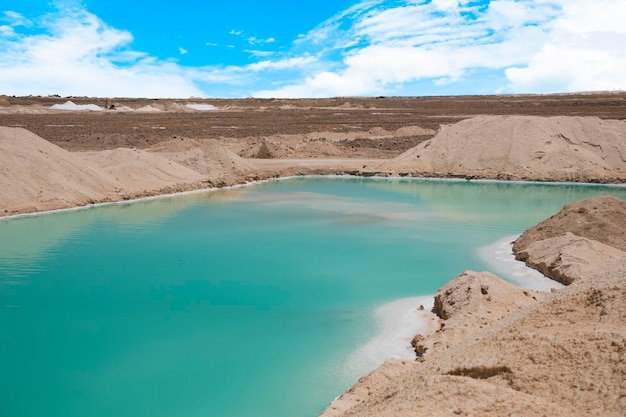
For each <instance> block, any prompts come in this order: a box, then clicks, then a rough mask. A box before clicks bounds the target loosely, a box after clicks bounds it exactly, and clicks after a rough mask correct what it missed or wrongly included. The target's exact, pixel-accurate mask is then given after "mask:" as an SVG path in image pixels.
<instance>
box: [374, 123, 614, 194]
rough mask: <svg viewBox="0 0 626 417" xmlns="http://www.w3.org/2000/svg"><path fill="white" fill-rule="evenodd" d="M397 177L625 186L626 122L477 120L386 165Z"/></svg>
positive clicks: (445, 130)
mask: <svg viewBox="0 0 626 417" xmlns="http://www.w3.org/2000/svg"><path fill="white" fill-rule="evenodd" d="M380 169H381V170H389V171H391V172H392V173H394V174H398V175H436V176H444V177H445V176H448V177H450V176H452V177H468V178H494V179H503V180H533V181H580V182H623V181H625V180H626V121H621V120H601V119H599V118H597V117H538V116H478V117H473V118H471V119H466V120H463V121H461V122H459V123H456V124H453V125H449V126H442V128H441V130H440V132H439V133H438V134H437V135H436V136H435V137H434V138H432V139H430V140H428V141H425V142H423V143H421V144H420V145H418V146H416V147H415V148H413V149H410V150H409V151H407V152H405V153H404V154H402V155H400V156H398V157H397V158H395V159H394V160H393V161H391V162H388V163H385V164H382V165H381V167H380Z"/></svg>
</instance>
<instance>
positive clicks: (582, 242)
mask: <svg viewBox="0 0 626 417" xmlns="http://www.w3.org/2000/svg"><path fill="white" fill-rule="evenodd" d="M212 113H213V112H212ZM310 142H311V141H309V142H306V141H304V140H302V141H300V142H298V141H297V140H296V141H294V142H293V143H290V145H289V146H292V147H293V148H294V151H293V152H294V153H292V154H289V153H286V155H291V157H290V158H280V159H277V158H272V159H259V158H245V157H242V156H240V153H245V152H243V149H240V148H241V144H240V143H238V145H237V146H238V147H239V151H238V152H235V151H234V148H229V147H228V146H226V145H225V143H224V142H223V141H217V140H206V141H202V140H197V139H185V138H173V139H171V140H168V141H163V142H161V143H159V144H157V145H154V146H151V147H150V148H148V149H130V148H121V149H107V150H104V151H68V150H65V149H62V148H61V147H59V146H57V145H54V144H52V143H50V142H48V141H46V140H45V139H43V138H41V137H39V136H37V135H34V134H33V133H31V132H29V131H27V130H25V129H22V128H15V127H0V213H2V215H4V216H6V215H14V214H19V213H32V212H38V211H43V210H50V209H59V208H68V207H76V206H84V205H89V204H93V203H98V202H107V201H121V200H128V199H132V198H137V197H143V196H149V195H159V194H164V193H172V192H178V191H187V190H194V189H202V188H208V187H221V186H224V185H233V184H240V183H244V182H246V181H250V180H258V179H264V178H273V177H281V176H287V175H302V174H337V173H342V174H353V175H366V176H370V175H385V176H386V175H398V176H433V177H464V178H485V179H507V180H534V181H539V180H543V181H577V182H600V183H624V182H626V122H624V121H621V120H602V119H599V118H595V117H562V116H560V117H549V118H545V117H536V116H478V117H474V118H469V119H466V120H463V121H461V122H459V123H456V124H452V125H449V126H444V127H442V128H441V130H440V131H439V133H438V134H436V135H435V136H434V137H432V138H431V139H428V140H426V141H424V142H422V143H421V144H419V145H417V146H416V147H414V148H412V149H409V150H408V151H406V152H405V153H403V154H401V155H399V156H396V157H394V158H392V159H374V158H333V159H328V158H327V159H320V158H319V157H318V158H314V157H312V156H311V155H312V154H314V153H315V152H321V150H323V149H326V150H325V151H323V152H322V155H327V154H328V152H327V150H328V149H330V148H329V147H328V146H327V145H328V144H329V142H328V141H327V142H324V144H323V145H320V144H319V143H317V144H315V145H316V146H317V145H320V146H318V147H311V146H309V147H308V148H306V149H307V152H308V153H307V155H308V157H307V158H298V159H294V158H293V156H295V157H297V156H298V153H297V151H296V149H295V148H296V147H297V146H296V145H299V144H308V145H310ZM264 143H266V144H267V143H270V142H264ZM494 144H497V146H495V145H494ZM233 146H234V145H233ZM272 151H273V152H274V153H276V152H277V150H276V149H273V150H272ZM255 152H256V151H255ZM625 204H626V203H624V202H623V201H621V200H618V199H614V198H595V199H591V200H588V201H585V202H582V203H579V205H571V206H568V207H566V208H565V209H564V211H563V212H562V213H561V214H559V215H556V216H554V217H553V218H551V219H550V220H548V221H547V222H548V223H545V224H543V225H539V226H537V228H536V229H530V230H529V232H527V233H526V234H524V235H522V236H521V237H520V238H519V239H518V240H517V242H526V243H524V244H523V245H522V244H521V243H519V244H518V243H516V245H515V246H514V248H513V249H514V251H515V253H516V255H517V256H518V257H519V258H521V259H524V260H525V262H526V263H527V264H528V265H531V266H533V267H535V268H537V269H539V270H541V271H542V272H544V273H546V274H549V275H550V276H552V277H553V278H555V279H558V280H559V281H562V282H565V283H569V284H570V285H568V286H567V287H565V288H563V289H561V290H557V291H555V292H553V293H549V294H545V293H536V292H533V291H530V290H525V289H520V288H518V287H515V286H513V285H511V284H507V283H506V282H504V281H502V280H501V279H500V278H498V277H496V276H495V275H492V274H489V273H476V272H469V271H466V272H464V273H463V274H461V275H460V276H459V277H457V278H455V279H454V280H452V281H451V282H450V283H449V284H448V285H446V286H445V287H443V288H442V289H440V290H439V292H438V293H437V294H436V296H435V300H434V306H435V310H436V311H437V313H438V315H439V320H440V325H439V329H438V330H437V331H436V332H435V333H433V334H432V335H430V336H428V337H426V338H420V337H416V338H415V339H414V340H413V344H414V345H415V348H416V351H417V352H418V353H419V360H418V361H408V360H404V361H402V360H401V361H390V362H387V363H385V364H384V365H382V366H381V367H380V368H379V369H377V370H376V371H374V372H373V373H371V374H370V375H368V376H366V377H364V378H362V379H361V380H360V381H359V383H357V384H356V385H355V386H354V387H353V388H351V389H350V390H349V391H348V392H346V393H345V394H344V395H343V396H342V397H341V398H339V399H338V400H337V401H336V402H334V403H333V404H331V405H330V407H329V408H328V410H327V411H326V412H325V413H324V414H323V415H325V416H331V415H345V416H353V415H354V416H357V415H359V416H370V415H372V416H373V415H376V416H385V415H389V416H392V415H393V416H403V415H407V416H408V415H411V416H414V415H429V416H432V415H494V416H496V415H497V416H500V415H530V416H534V415H537V416H539V415H546V414H547V415H554V416H561V415H568V416H572V415H575V416H577V415H580V416H583V415H584V416H587V415H590V416H594V415H598V416H599V415H602V416H622V415H624V414H625V413H626V386H625V385H624V381H626V329H625V327H624V324H623V323H624V322H626V285H625V284H626V282H625V280H626V253H625V252H623V250H624V248H623V245H624V241H625V240H626V238H624V236H626V226H624V219H626V208H625V207H624V205H625ZM607 213H610V215H607ZM546 231H550V233H549V234H545V233H544V232H546ZM598 231H599V232H598ZM607 231H610V233H608V232H607ZM529 236H530V237H529ZM606 236H608V237H609V238H606ZM551 239H558V241H555V240H551ZM600 255H602V256H600ZM451 278H452V277H451Z"/></svg>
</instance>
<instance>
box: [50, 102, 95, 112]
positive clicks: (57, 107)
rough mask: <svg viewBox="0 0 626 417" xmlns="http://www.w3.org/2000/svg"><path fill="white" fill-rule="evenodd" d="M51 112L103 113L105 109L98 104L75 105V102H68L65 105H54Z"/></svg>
mask: <svg viewBox="0 0 626 417" xmlns="http://www.w3.org/2000/svg"><path fill="white" fill-rule="evenodd" d="M50 109H51V110H70V111H103V110H104V108H102V107H100V106H98V105H96V104H75V103H74V102H73V101H66V102H65V103H63V104H53V105H52V106H50Z"/></svg>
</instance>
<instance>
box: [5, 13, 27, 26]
mask: <svg viewBox="0 0 626 417" xmlns="http://www.w3.org/2000/svg"><path fill="white" fill-rule="evenodd" d="M2 14H3V15H4V16H2V17H0V21H5V22H8V23H9V25H11V26H27V27H30V26H32V24H33V23H32V22H31V21H30V20H28V19H26V18H25V17H24V16H23V15H22V14H20V13H17V12H14V11H11V10H7V11H4V12H2Z"/></svg>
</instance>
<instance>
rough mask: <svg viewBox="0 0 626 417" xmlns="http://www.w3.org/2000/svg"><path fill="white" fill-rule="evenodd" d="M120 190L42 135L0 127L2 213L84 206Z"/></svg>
mask: <svg viewBox="0 0 626 417" xmlns="http://www.w3.org/2000/svg"><path fill="white" fill-rule="evenodd" d="M121 188H122V184H121V183H119V182H118V181H116V180H115V179H114V178H112V177H111V176H110V175H108V174H107V173H105V172H102V171H101V170H98V169H95V168H94V167H92V166H91V165H90V164H89V163H87V162H86V161H84V160H82V159H80V158H76V157H75V155H73V154H71V153H70V152H68V151H65V150H63V149H61V148H59V147H58V146H56V145H53V144H52V143H50V142H48V141H46V140H44V139H42V138H40V137H39V136H36V135H34V134H33V133H31V132H29V131H27V130H24V129H21V128H10V127H0V212H5V213H6V214H10V213H14V212H24V211H38V210H41V208H42V207H43V208H45V209H55V208H62V207H70V206H77V205H83V204H88V203H90V202H93V201H99V200H105V199H107V198H108V197H109V196H110V195H112V194H113V193H114V192H116V191H117V190H119V189H121Z"/></svg>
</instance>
